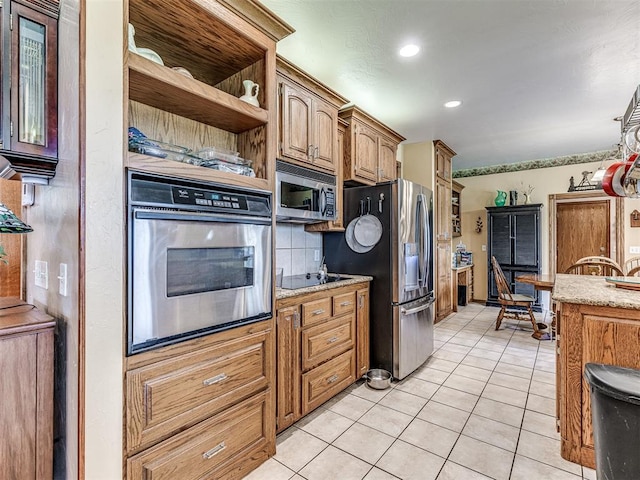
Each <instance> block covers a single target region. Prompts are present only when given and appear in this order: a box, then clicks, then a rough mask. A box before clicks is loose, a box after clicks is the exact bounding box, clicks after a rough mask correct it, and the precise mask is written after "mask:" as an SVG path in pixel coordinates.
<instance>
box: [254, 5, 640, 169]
mask: <svg viewBox="0 0 640 480" xmlns="http://www.w3.org/2000/svg"><path fill="white" fill-rule="evenodd" d="M262 3H263V4H264V5H265V6H266V7H267V8H269V9H270V10H272V11H273V12H274V13H275V14H276V15H278V16H279V17H280V18H282V19H283V20H284V21H286V22H287V23H289V24H290V25H291V26H292V27H293V28H294V29H295V30H296V32H295V33H293V34H292V35H290V36H289V37H287V38H285V39H283V40H282V41H281V42H279V43H278V53H279V54H281V55H282V56H284V57H285V58H287V59H288V60H289V61H291V62H292V63H294V64H296V65H298V66H299V67H300V68H302V69H303V70H305V71H306V72H307V73H309V74H310V75H312V76H313V77H315V78H317V79H318V80H320V81H322V82H323V83H325V84H326V85H328V86H329V87H331V88H333V89H334V90H336V91H337V92H339V93H341V94H342V95H344V96H345V97H346V98H348V99H350V100H351V101H352V102H353V103H355V104H356V105H358V106H359V107H361V108H362V109H364V110H365V111H367V112H368V113H370V114H371V115H373V116H374V117H376V118H378V119H379V120H380V121H382V122H383V123H385V124H386V125H388V126H389V127H391V128H392V129H394V130H396V131H397V132H398V133H400V134H402V135H403V136H405V137H407V140H406V142H405V143H414V142H422V141H429V140H433V139H438V138H439V139H442V140H443V141H444V142H445V143H447V144H448V145H449V146H450V147H451V148H452V149H453V150H455V151H456V152H457V154H458V155H457V156H456V157H454V170H460V169H464V168H473V167H478V166H486V165H496V164H503V163H513V162H520V161H526V160H537V159H543V158H551V157H557V156H562V155H570V154H579V153H588V152H595V151H601V150H610V149H613V148H615V144H617V143H618V142H619V140H620V125H619V123H617V122H614V121H613V120H612V119H613V118H614V117H617V116H620V115H622V114H623V113H624V112H625V110H626V108H627V105H628V104H629V101H630V99H631V96H632V95H633V93H634V92H635V90H636V87H637V86H638V84H639V83H640V1H638V0H631V1H627V0H608V1H605V0H262ZM406 42H414V43H417V44H419V45H420V46H421V51H420V53H419V54H418V55H417V56H416V57H413V58H401V57H399V56H398V55H397V50H398V48H399V47H400V46H402V45H403V44H405V43H406ZM453 99H459V100H462V101H463V102H464V103H463V105H462V106H461V107H458V108H455V109H447V108H445V107H444V106H443V104H444V102H446V101H448V100H453Z"/></svg>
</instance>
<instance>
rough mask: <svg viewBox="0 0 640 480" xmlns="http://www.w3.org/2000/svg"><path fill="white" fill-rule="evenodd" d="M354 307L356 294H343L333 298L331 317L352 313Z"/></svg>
mask: <svg viewBox="0 0 640 480" xmlns="http://www.w3.org/2000/svg"><path fill="white" fill-rule="evenodd" d="M355 307H356V292H349V293H343V294H342V295H336V296H335V297H333V315H334V316H335V317H337V316H338V315H342V314H343V313H349V312H353V311H354V310H355Z"/></svg>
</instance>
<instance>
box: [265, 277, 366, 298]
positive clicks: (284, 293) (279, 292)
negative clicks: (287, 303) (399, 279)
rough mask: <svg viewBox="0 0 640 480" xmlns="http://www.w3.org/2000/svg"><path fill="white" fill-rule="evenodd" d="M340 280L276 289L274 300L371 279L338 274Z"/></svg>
mask: <svg viewBox="0 0 640 480" xmlns="http://www.w3.org/2000/svg"><path fill="white" fill-rule="evenodd" d="M329 275H338V274H337V273H329ZM339 275H340V280H338V281H336V282H330V283H323V284H322V285H314V286H312V287H304V288H296V289H294V290H287V289H284V288H276V300H280V299H282V298H290V297H296V296H298V295H304V294H305V293H313V292H321V291H322V290H330V289H332V288H338V287H344V286H345V285H353V284H356V283H362V282H370V281H371V280H373V277H370V276H368V275H345V274H344V273H340V274H339Z"/></svg>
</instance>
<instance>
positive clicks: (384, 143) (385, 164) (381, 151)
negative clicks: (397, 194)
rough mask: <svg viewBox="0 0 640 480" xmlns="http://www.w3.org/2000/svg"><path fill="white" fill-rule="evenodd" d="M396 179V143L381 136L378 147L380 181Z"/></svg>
mask: <svg viewBox="0 0 640 480" xmlns="http://www.w3.org/2000/svg"><path fill="white" fill-rule="evenodd" d="M395 179H396V144H395V143H394V142H392V141H391V140H389V139H387V138H385V137H380V139H379V148H378V182H390V181H392V180H395Z"/></svg>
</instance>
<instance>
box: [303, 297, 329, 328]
mask: <svg viewBox="0 0 640 480" xmlns="http://www.w3.org/2000/svg"><path fill="white" fill-rule="evenodd" d="M330 317H331V297H328V298H321V299H320V300H314V301H313V302H307V303H303V304H302V326H303V327H306V326H308V325H313V324H314V323H318V322H321V321H322V320H326V319H327V318H330Z"/></svg>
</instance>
